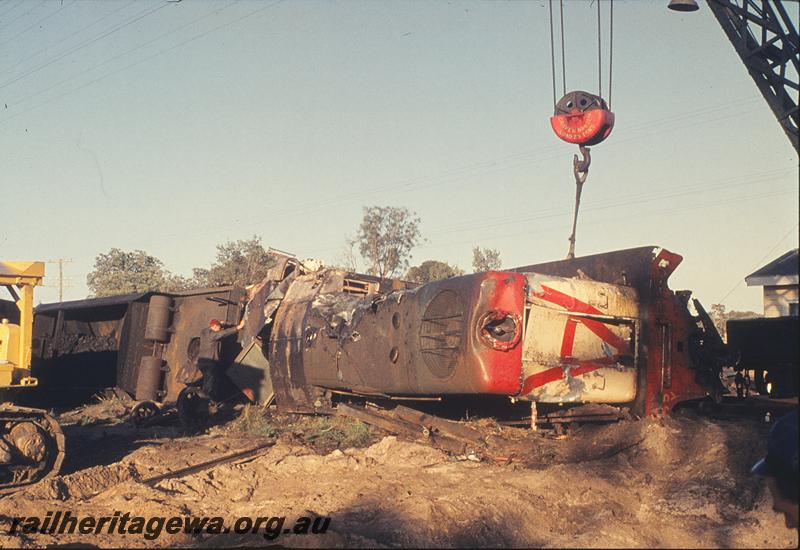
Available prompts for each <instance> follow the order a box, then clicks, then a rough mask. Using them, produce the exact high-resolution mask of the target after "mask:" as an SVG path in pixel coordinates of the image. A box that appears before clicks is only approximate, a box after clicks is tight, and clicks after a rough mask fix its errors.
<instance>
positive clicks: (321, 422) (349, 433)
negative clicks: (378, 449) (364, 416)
mask: <svg viewBox="0 0 800 550" xmlns="http://www.w3.org/2000/svg"><path fill="white" fill-rule="evenodd" d="M304 439H305V440H306V441H307V442H309V443H312V444H314V445H319V446H322V447H338V448H342V449H346V448H349V447H365V446H367V445H369V444H370V443H372V442H373V440H374V439H375V434H374V433H373V430H372V427H371V426H370V425H368V424H365V423H363V422H359V421H358V420H351V419H349V418H342V417H340V416H320V417H316V418H314V419H313V420H312V421H311V422H310V423H309V425H308V427H307V428H306V429H305V430H304Z"/></svg>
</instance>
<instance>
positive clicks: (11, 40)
mask: <svg viewBox="0 0 800 550" xmlns="http://www.w3.org/2000/svg"><path fill="white" fill-rule="evenodd" d="M77 1H78V0H72V2H67V3H66V4H61V5H60V7H59V8H58V9H57V10H55V11H54V12H51V13H50V14H48V15H45V16H44V17H42V18H41V19H39V20H38V21H36V22H34V23H31V24H30V25H28V26H27V27H25V28H24V29H22V30H21V31H19V32H18V33H17V34H15V35H14V36H12V37H10V38H9V39H7V40H6V41H5V42H0V46H5V45H6V44H8V43H9V42H13V41H14V39H15V38H16V37H18V36H20V35H22V34H25V33H26V32H28V31H29V30H31V29H32V28H34V27H37V26H39V25H41V24H42V23H44V22H45V21H47V20H48V19H50V18H51V17H53V16H54V15H57V14H58V13H60V12H61V10H63V9H65V8H67V7H68V6H71V5H72V4H74V3H75V2H77Z"/></svg>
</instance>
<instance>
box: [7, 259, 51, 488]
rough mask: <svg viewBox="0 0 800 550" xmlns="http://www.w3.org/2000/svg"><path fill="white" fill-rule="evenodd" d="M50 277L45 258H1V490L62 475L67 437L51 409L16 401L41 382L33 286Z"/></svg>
mask: <svg viewBox="0 0 800 550" xmlns="http://www.w3.org/2000/svg"><path fill="white" fill-rule="evenodd" d="M43 279H44V263H43V262H3V261H0V286H4V287H5V288H6V289H7V290H8V292H9V294H10V295H11V298H12V299H11V300H4V299H0V494H2V493H4V492H8V491H13V490H16V489H19V488H21V487H23V486H25V485H29V484H31V483H36V482H37V481H40V480H42V479H44V478H46V477H48V476H51V475H55V474H56V473H58V470H59V468H60V467H61V462H62V461H63V459H64V435H63V434H62V433H61V428H60V427H59V425H58V422H56V420H55V419H54V418H53V417H52V416H50V415H49V414H47V412H46V411H43V410H40V409H33V408H27V407H20V406H17V405H15V404H14V402H15V401H16V399H17V398H18V397H19V395H20V393H21V392H25V391H29V390H30V389H31V388H33V387H35V386H36V385H38V380H37V379H36V378H35V377H33V376H31V370H30V365H31V340H32V336H31V334H32V329H33V289H34V287H35V286H37V285H40V284H41V283H42V280H43Z"/></svg>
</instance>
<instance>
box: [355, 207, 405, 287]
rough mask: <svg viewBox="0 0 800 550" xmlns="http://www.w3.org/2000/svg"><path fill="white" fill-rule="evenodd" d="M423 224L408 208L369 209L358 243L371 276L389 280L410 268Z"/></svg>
mask: <svg viewBox="0 0 800 550" xmlns="http://www.w3.org/2000/svg"><path fill="white" fill-rule="evenodd" d="M419 223H420V219H419V217H418V216H417V215H416V213H415V212H412V211H410V210H409V209H408V208H399V207H395V206H371V207H366V206H365V207H364V218H363V220H362V221H361V226H360V227H359V230H358V234H357V235H356V242H357V243H358V246H359V251H360V252H361V256H362V257H363V258H364V259H365V260H366V261H367V272H368V273H369V274H370V275H377V276H378V277H380V278H381V279H385V278H387V277H392V276H394V275H395V274H396V273H397V272H398V271H402V270H404V269H405V268H407V267H408V260H409V258H411V249H412V248H414V246H416V244H417V243H418V242H419V240H420V230H419Z"/></svg>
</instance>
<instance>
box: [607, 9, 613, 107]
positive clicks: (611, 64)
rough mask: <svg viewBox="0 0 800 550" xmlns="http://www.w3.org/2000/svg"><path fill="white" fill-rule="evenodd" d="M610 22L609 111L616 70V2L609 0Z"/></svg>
mask: <svg viewBox="0 0 800 550" xmlns="http://www.w3.org/2000/svg"><path fill="white" fill-rule="evenodd" d="M609 12H610V13H609V22H608V109H609V110H611V83H612V82H613V76H614V73H613V69H614V0H609Z"/></svg>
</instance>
